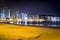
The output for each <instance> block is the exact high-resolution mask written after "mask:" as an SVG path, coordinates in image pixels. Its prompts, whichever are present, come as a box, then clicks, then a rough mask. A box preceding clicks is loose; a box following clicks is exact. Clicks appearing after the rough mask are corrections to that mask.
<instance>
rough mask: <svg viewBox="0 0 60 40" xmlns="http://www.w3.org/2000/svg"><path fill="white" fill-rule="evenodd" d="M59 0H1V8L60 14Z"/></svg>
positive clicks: (22, 11)
mask: <svg viewBox="0 0 60 40" xmlns="http://www.w3.org/2000/svg"><path fill="white" fill-rule="evenodd" d="M59 4H60V2H59V1H50V0H49V1H47V0H46V1H44V0H43V1H41V0H0V8H1V7H3V8H4V7H7V8H10V9H11V10H13V11H14V10H19V11H20V13H30V14H40V15H60V5H59Z"/></svg>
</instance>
